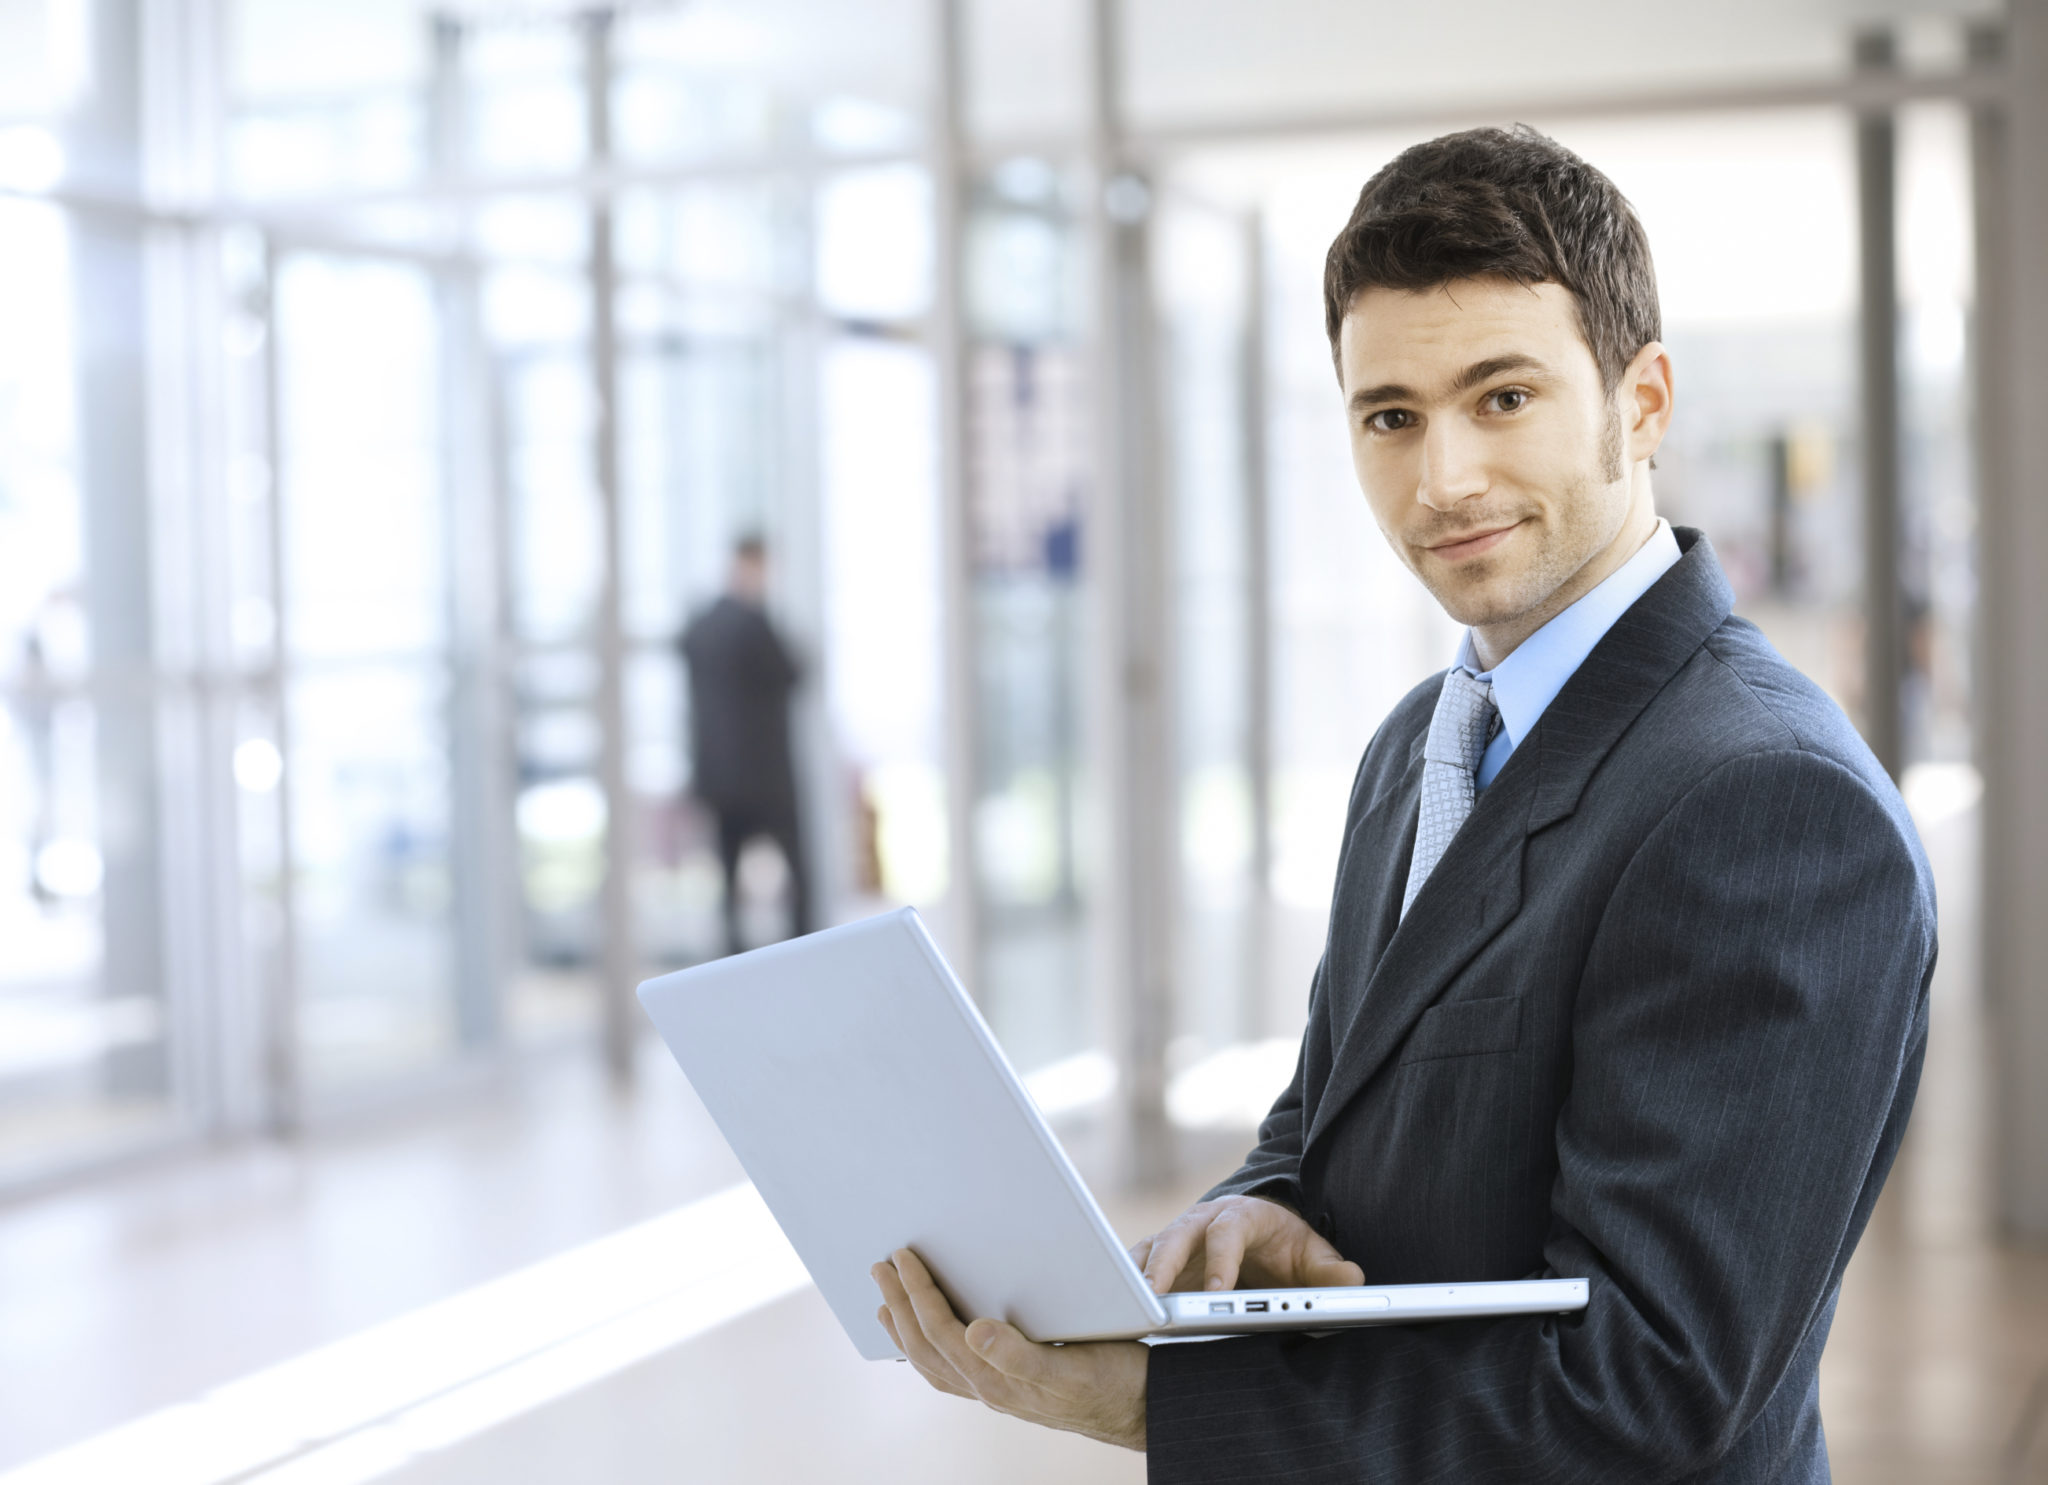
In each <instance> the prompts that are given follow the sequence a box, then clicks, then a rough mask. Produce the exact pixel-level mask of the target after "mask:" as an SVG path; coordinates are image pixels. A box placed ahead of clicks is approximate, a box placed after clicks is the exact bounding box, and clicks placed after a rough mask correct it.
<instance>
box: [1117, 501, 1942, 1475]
mask: <svg viewBox="0 0 2048 1485" xmlns="http://www.w3.org/2000/svg"><path fill="white" fill-rule="evenodd" d="M1678 538H1679V544H1680V546H1681V547H1682V548H1683V549H1684V552H1685V555H1684V556H1683V557H1682V558H1681V559H1680V560H1679V562H1678V564H1677V565H1676V566H1675V567H1673V568H1672V569H1671V570H1670V571H1668V572H1667V573H1666V574H1665V575H1664V576H1663V577H1662V578H1661V579H1660V580H1659V581H1658V582H1657V584H1656V586H1654V587H1653V588H1651V589H1650V591H1649V592H1648V593H1646V594H1644V595H1643V597H1642V598H1640V599H1639V600H1637V602H1636V603H1635V605H1634V606H1633V607H1632V608H1630V609H1629V611H1628V612H1627V613H1626V614H1624V615H1623V616H1622V617H1621V619H1620V620H1619V621H1618V622H1617V623H1616V624H1615V626H1614V627H1613V629H1611V630H1610V631H1609V632H1608V633H1607V635H1606V636H1605V637H1604V638H1603V639H1602V640H1601V642H1600V644H1599V645H1598V647H1597V648H1595V649H1594V651H1593V652H1592V654H1591V655H1590V656H1588V657H1587V659H1586V662H1585V664H1584V665H1582V666H1581V667H1580V669H1579V670H1578V672H1577V673H1576V674H1575V675H1574V676H1573V677H1572V678H1571V680H1570V681H1569V682H1567V683H1566V685H1565V687H1564V689H1563V690H1562V691H1560V692H1559V693H1558V695H1557V698H1556V700H1554V701H1553V702H1551V704H1550V707H1549V709H1548V710H1547V711H1545V712H1544V714H1543V717H1542V720H1541V721H1540V722H1539V723H1538V724H1537V726H1536V727H1535V728H1534V729H1533V730H1532V731H1531V732H1530V734H1529V736H1528V737H1526V738H1525V739H1523V741H1522V742H1521V744H1520V746H1518V747H1517V748H1516V750H1515V752H1514V753H1513V755H1512V756H1511V757H1510V758H1509V760H1508V762H1507V765H1506V766H1505V767H1504V768H1503V769H1502V770H1501V772H1500V774H1499V776H1498V777H1497V778H1496V779H1495V781H1494V783H1493V785H1492V786H1491V787H1490V788H1489V789H1487V790H1486V792H1485V793H1484V794H1482V795H1481V796H1480V798H1479V802H1478V805H1477V806H1476V808H1475V809H1474V810H1473V813H1472V815H1471V818H1470V819H1469V820H1467V822H1466V823H1465V826H1464V828H1463V829H1462V830H1460V832H1459V833H1458V835H1457V837H1456V838H1455V839H1454V840H1453V841H1452V842H1451V846H1450V849H1449V850H1448V852H1447V853H1446V854H1445V855H1444V858H1443V860H1442V862H1441V863H1440V864H1439V865H1438V866H1437V868H1436V871H1435V872H1434V874H1433V875H1432V876H1431V878H1430V880H1429V882H1428V883H1427V885H1426V886H1425V887H1424V888H1423V891H1422V893H1421V895H1420V896H1419V897H1418V898H1417V899H1416V901H1415V904H1414V906H1413V907H1412V908H1411V909H1410V911H1409V914H1408V917H1407V919H1406V920H1405V921H1401V920H1400V919H1399V916H1398V914H1399V907H1400V900H1401V887H1402V883H1403V879H1404V876H1405V873H1406V869H1407V863H1408V857H1409V852H1410V848H1411V846H1412V845H1413V842H1414V838H1415V825H1416V811H1417V788H1418V785H1419V783H1420V780H1421V774H1422V740H1423V735H1424V733H1425V732H1426V731H1427V729H1428V726H1429V718H1430V713H1431V710H1432V708H1433V707H1434V705H1435V699H1436V693H1437V690H1438V687H1439V684H1440V681H1439V680H1436V679H1433V680H1430V681H1428V682H1425V683H1424V684H1423V685H1421V686H1418V687H1417V688H1416V689H1415V690H1414V691H1412V692H1411V693H1409V695H1408V696H1407V698H1406V699H1405V700H1403V701H1402V702H1401V704H1400V705H1399V706H1398V707H1396V708H1395V709H1394V712H1393V714H1392V715H1391V716H1390V717H1388V719H1387V721H1386V723H1385V724H1384V725H1383V726H1382V727H1381V728H1380V731H1379V733H1378V735H1377V736H1376V737H1375V738H1374V739H1373V741H1372V743H1371V745H1370V746H1369V747H1368V748H1367V749H1366V753H1365V759H1364V761H1363V762H1362V763H1361V764H1360V766H1359V771H1358V778H1357V781H1356V783H1355V784H1354V786H1353V788H1352V793H1351V806H1350V814H1349V818H1348V820H1347V823H1346V831H1345V846H1344V852H1343V856H1342V860H1341V863H1340V865H1339V867H1338V873H1337V886H1336V896H1335V899H1334V902H1333V905H1332V910H1331V915H1330V919H1331V921H1330V930H1329V939H1328V942H1327V944H1326V945H1325V949H1324V956H1323V962H1322V965H1321V967H1320V968H1319V969H1318V971H1317V974H1316V979H1315V983H1314V987H1313V990H1312V992H1311V995H1310V1000H1309V1019H1308V1030H1307V1033H1306V1035H1305V1037H1304V1039H1303V1042H1302V1052H1301V1060H1300V1064H1299V1066H1298V1067H1297V1070H1296V1072H1295V1076H1294V1081H1293V1083H1292V1084H1291V1085H1290V1086H1289V1087H1288V1089H1287V1091H1286V1092H1285V1093H1284V1094H1282V1095H1281V1097H1280V1100H1279V1102H1278V1103H1276V1104H1275V1105H1274V1106H1273V1111H1272V1113H1271V1114H1270V1115H1269V1116H1268V1117H1267V1119H1266V1122H1265V1124H1264V1125H1263V1126H1262V1127H1261V1128H1260V1131H1259V1145H1258V1148H1257V1149H1256V1150H1254V1151H1253V1152H1252V1154H1251V1156H1250V1157H1249V1158H1248V1159H1247V1160H1246V1162H1245V1164H1244V1167H1243V1169H1242V1170H1240V1171H1239V1172H1238V1173H1237V1174H1236V1175H1235V1176H1233V1177H1232V1178H1231V1179H1230V1180H1228V1181H1226V1182H1224V1183H1223V1184H1222V1185H1221V1186H1219V1187H1217V1188H1216V1193H1214V1194H1222V1193H1225V1192H1249V1193H1257V1194H1262V1195H1269V1196H1272V1197H1275V1198H1277V1199H1278V1200H1281V1201H1284V1202H1286V1203H1288V1204H1289V1205H1291V1206H1293V1207H1295V1208H1296V1209H1297V1210H1299V1211H1300V1212H1302V1213H1303V1214H1304V1215H1306V1216H1307V1217H1308V1218H1309V1220H1310V1221H1311V1222H1313V1223H1314V1224H1315V1225H1316V1226H1317V1227H1318V1228H1319V1229H1320V1230H1321V1231H1322V1232H1323V1233H1324V1234H1325V1235H1327V1236H1328V1237H1329V1238H1330V1240H1331V1241H1332V1242H1334V1243H1335V1244H1336V1245H1337V1248H1338V1250H1339V1251H1340V1252H1342V1253H1343V1254H1344V1255H1345V1256H1346V1257H1347V1258H1351V1259H1354V1260H1356V1261H1357V1262H1358V1263H1359V1264H1360V1265H1362V1266H1363V1268H1364V1269H1365V1273H1366V1277H1367V1280H1368V1281H1369V1282H1377V1283H1396V1284H1398V1283H1418V1282H1424V1281H1446V1280H1460V1279H1512V1278H1521V1277H1525V1276H1537V1275H1569V1276H1577V1275H1584V1276H1586V1277H1588V1278H1590V1279H1591V1280H1592V1298H1591V1303H1590V1304H1589V1306H1588V1307H1587V1309H1586V1310H1585V1312H1584V1314H1583V1315H1582V1316H1579V1317H1576V1318H1567V1319H1558V1318H1541V1319H1539V1318H1534V1317H1520V1318H1514V1319H1506V1320H1493V1321H1470V1322H1462V1323H1458V1324H1446V1325H1435V1326H1413V1327H1400V1328H1387V1329H1381V1330H1357V1331H1350V1332H1345V1333H1341V1334H1337V1335H1332V1336H1325V1337H1320V1338H1315V1337H1309V1336H1300V1335H1296V1336H1286V1337H1280V1336H1262V1337H1256V1338H1248V1339H1239V1340H1228V1341H1219V1342H1215V1343H1212V1344H1207V1345H1181V1346H1161V1347H1158V1348H1156V1349H1155V1350H1154V1351H1153V1353H1152V1358H1151V1381H1150V1398H1149V1433H1150V1470H1151V1478H1152V1479H1153V1480H1155V1481H1173V1482H1182V1481H1225V1480H1229V1481H1248V1480H1289V1481H1330V1482H1336V1481H1357V1480H1373V1481H1399V1482H1404V1485H1405V1482H1414V1481H1425V1480H1427V1481H1446V1482H1458V1485H1470V1482H1474V1481H1488V1480H1499V1481H1567V1480H1569V1481H1603V1482H1606V1481H1628V1482H1637V1481H1661V1480H1684V1481H1717V1482H1722V1481H1725V1482H1737V1481H1740V1482H1745V1485H1748V1482H1765V1481H1769V1482H1774V1485H1775V1482H1792V1481H1799V1482H1811V1481H1824V1480H1826V1479H1827V1478H1828V1465H1827V1449H1826V1445H1825V1442H1824V1441H1823V1438H1822V1434H1821V1421H1820V1408H1819V1401H1818V1389H1817V1382H1816V1370H1817V1367H1818V1365H1819V1361H1820V1354H1821V1347H1822V1345H1823V1344H1824V1343H1825V1342H1826V1339H1827V1333H1828V1324H1829V1321H1830V1320H1831V1318H1832V1317H1833V1313H1834V1305H1835V1299H1836V1295H1837V1292H1838V1289H1839V1285H1840V1281H1841V1277H1842V1269H1843V1267H1844V1265H1845V1264H1846V1263H1847V1262H1848V1259H1849V1254H1850V1250H1851V1249H1852V1248H1853V1247H1854V1246H1855V1243H1856V1239H1857V1237H1858V1236H1859V1235H1860V1234H1861V1232H1862V1231H1863V1226H1864V1223H1865V1222H1866V1221H1867V1220H1868V1218H1869V1216H1870V1209H1871V1206H1872V1204H1873V1203H1874V1202H1875V1201H1876V1199H1877V1193H1878V1188H1879V1187H1880V1185H1881V1184H1882V1183H1883V1181H1884V1177H1885V1173H1886V1171H1887V1170H1889V1168H1890V1166H1891V1162H1892V1157H1893V1155H1894V1154H1895V1153H1896V1151H1897V1150H1898V1146H1899V1139H1900V1136H1901V1135H1902V1134H1903V1132H1904V1129H1905V1123H1906V1116H1907V1113H1908V1111H1909V1109H1910V1107H1911V1105H1912V1101H1913V1090H1914V1087H1915V1085H1916V1083H1917V1081H1918V1078H1919V1071H1920V1062H1921V1056H1922V1053H1923V1052H1924V1050H1925V1046H1926V1036H1927V983H1928V977H1929V975H1930V973H1931V972H1932V969H1933V964H1934V891H1933V884H1932V881H1931V879H1930V877H1929V874H1928V870H1927V865H1926V860H1925V858H1924V856H1923V855H1922V853H1921V850H1920V845H1919V841H1918V839H1917V837H1916V836H1915V834H1914V831H1913V827H1912V824H1911V823H1910V821H1909V820H1908V818H1907V816H1906V812H1905V808H1904V806H1903V805H1902V804H1901V803H1900V800H1899V796H1898V793H1897V791H1896V790H1895V789H1894V788H1893V787H1892V785H1891V783H1890V781H1889V780H1887V779H1886V777H1885V776H1884V774H1883V772H1882V771H1881V770H1880V769H1879V768H1878V766H1877V764H1876V762H1875V760H1874V759H1873V758H1872V757H1871V755H1870V753H1869V751H1868V750H1867V749H1866V748H1865V747H1864V746H1863V743H1862V742H1861V740H1860V739H1858V737H1857V736H1856V734H1855V733H1854V732H1853V731H1852V730H1851V729H1850V727H1849V724H1848V722H1847V721H1846V719H1844V717H1843V716H1842V714H1841V712H1840V711H1839V710H1837V709H1836V707H1835V706H1834V705H1833V704H1832V703H1831V702H1829V701H1828V699H1827V698H1826V697H1825V696H1823V695H1822V694H1821V692H1820V691H1819V690H1818V689H1817V688H1816V687H1814V686H1813V685H1812V684H1811V683H1810V682H1808V681H1807V680H1806V679H1805V678H1804V677H1802V676H1801V675H1799V673H1798V672H1796V671H1794V670H1793V669H1792V668H1791V667H1790V666H1789V665H1787V664H1786V663H1785V662H1784V661H1783V660H1782V659H1780V658H1779V656H1778V655H1777V653H1776V652H1775V651H1773V650H1772V649H1771V647H1770V646H1769V645H1768V644H1767V643H1765V641H1764V640H1763V638H1762V636H1761V635H1759V634H1758V633H1757V631H1756V630H1755V629H1754V628H1753V627H1751V626H1750V625H1749V624H1747V623H1745V622H1744V621H1742V620H1740V619H1735V618H1732V617H1730V614H1729V605H1730V601H1731V595H1730V593H1729V589H1728V585H1727V582H1726V580H1725V579H1724V578H1723V577H1722V575H1721V570H1720V567H1719V565H1718V564H1717V563H1716V562H1715V561H1714V556H1713V549H1712V548H1711V547H1710V546H1709V545H1708V543H1707V542H1706V540H1705V539H1704V538H1703V537H1701V536H1700V534H1699V533H1698V532H1695V531H1685V530H1681V531H1680V532H1679V533H1678Z"/></svg>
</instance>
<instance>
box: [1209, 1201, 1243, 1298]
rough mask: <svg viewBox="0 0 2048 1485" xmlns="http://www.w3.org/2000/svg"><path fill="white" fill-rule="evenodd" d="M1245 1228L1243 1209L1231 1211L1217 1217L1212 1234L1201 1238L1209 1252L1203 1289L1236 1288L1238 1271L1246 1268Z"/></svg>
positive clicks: (1212, 1227)
mask: <svg viewBox="0 0 2048 1485" xmlns="http://www.w3.org/2000/svg"><path fill="white" fill-rule="evenodd" d="M1245 1226H1246V1223H1245V1219H1244V1217H1243V1216H1242V1215H1241V1212H1240V1209H1239V1208H1236V1207H1231V1208H1229V1209H1228V1210H1226V1211H1223V1212H1220V1213H1218V1214H1217V1217H1216V1220H1215V1221H1214V1222H1211V1223H1210V1224H1209V1230H1208V1231H1207V1232H1205V1233H1204V1234H1202V1236H1203V1239H1204V1240H1205V1242H1206V1243H1207V1246H1208V1250H1209V1251H1208V1262H1207V1265H1206V1268H1205V1273H1206V1275H1207V1276H1206V1277H1205V1278H1204V1280H1203V1287H1204V1288H1206V1289H1234V1288H1236V1287H1237V1271H1238V1269H1240V1268H1241V1267H1243V1265H1244V1245H1245V1237H1246V1232H1245Z"/></svg>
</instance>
